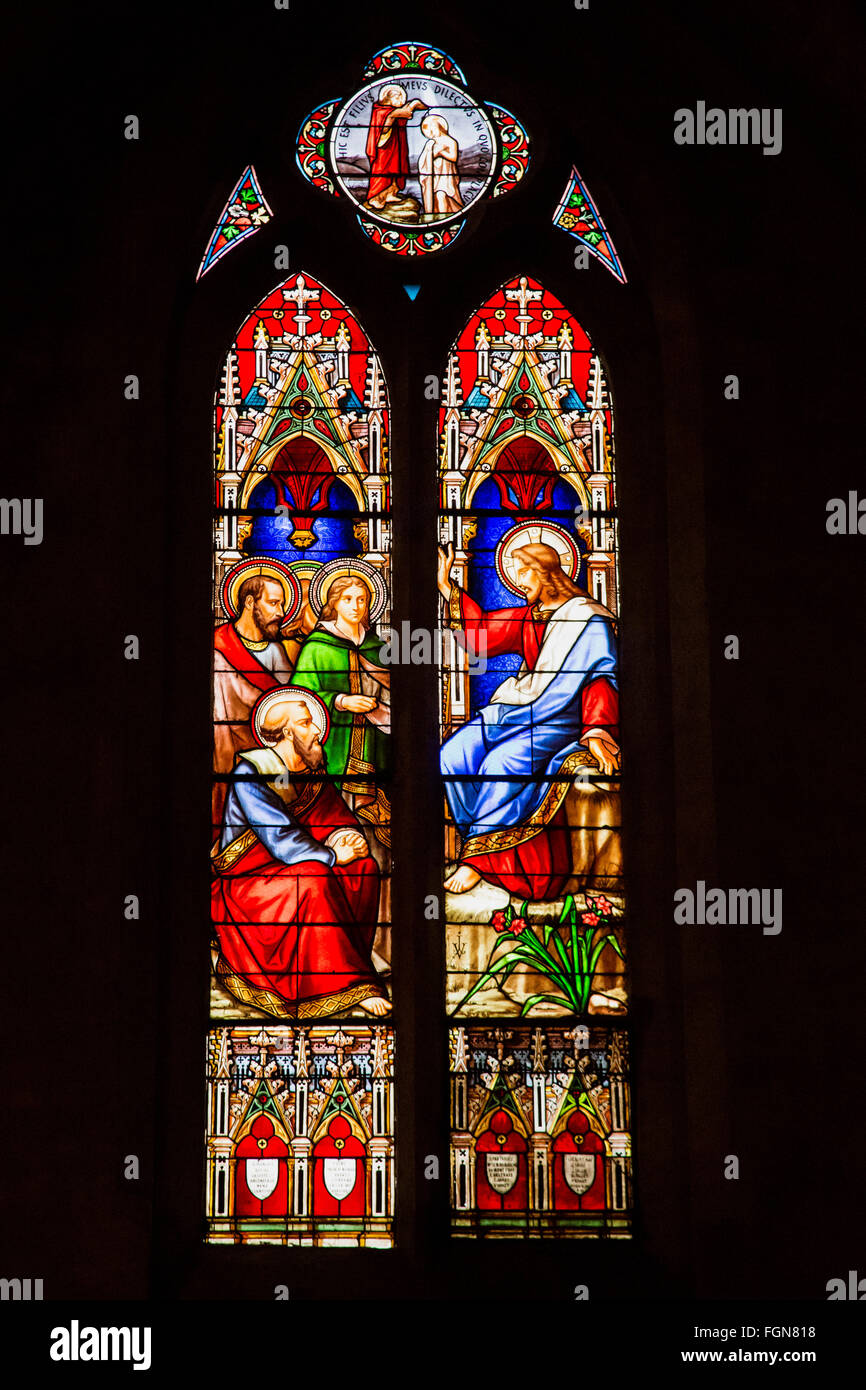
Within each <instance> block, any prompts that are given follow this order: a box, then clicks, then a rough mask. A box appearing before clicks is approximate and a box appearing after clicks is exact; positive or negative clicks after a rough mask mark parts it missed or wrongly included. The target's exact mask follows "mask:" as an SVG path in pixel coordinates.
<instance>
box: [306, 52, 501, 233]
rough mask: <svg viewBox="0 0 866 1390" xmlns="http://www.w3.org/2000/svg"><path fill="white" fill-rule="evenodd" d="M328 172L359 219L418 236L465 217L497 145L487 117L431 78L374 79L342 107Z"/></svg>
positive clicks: (482, 184)
mask: <svg viewBox="0 0 866 1390" xmlns="http://www.w3.org/2000/svg"><path fill="white" fill-rule="evenodd" d="M330 153H331V165H332V167H333V170H334V173H335V175H336V178H337V181H338V182H339V184H340V187H341V188H342V190H343V192H344V193H345V194H346V195H347V196H348V197H349V198H351V200H352V202H353V203H355V205H356V206H357V207H358V208H359V209H360V210H361V212H362V213H363V215H364V217H369V218H373V219H375V220H376V221H377V222H381V223H383V224H385V225H398V226H401V227H415V228H423V227H427V226H436V225H439V224H441V223H443V222H450V221H453V220H454V219H456V218H461V217H464V216H465V215H466V211H467V209H468V208H470V207H472V205H473V203H476V202H477V201H478V199H479V198H481V197H482V196H483V194H484V192H485V190H486V189H487V187H488V185H489V183H490V180H491V178H492V177H493V172H494V167H495V164H496V138H495V136H494V134H493V127H492V126H491V124H490V121H489V119H488V116H487V113H486V112H485V111H484V109H483V108H482V107H480V106H479V105H477V103H476V102H474V101H473V100H472V98H471V97H470V96H469V95H468V94H467V93H466V92H464V91H461V89H460V88H459V87H455V86H454V85H453V84H452V83H451V82H446V81H443V80H442V79H441V78H437V77H433V76H429V77H428V76H415V75H411V76H410V75H409V74H408V73H405V72H398V73H395V75H394V78H393V79H389V78H385V79H383V78H381V77H379V78H377V79H376V81H375V82H371V83H369V84H368V85H367V86H366V87H363V88H362V89H361V90H360V91H359V92H356V93H355V95H354V96H353V97H350V98H349V100H348V101H347V102H345V103H344V104H343V106H342V107H341V109H340V110H339V112H338V113H337V115H336V117H335V120H334V126H333V133H332V135H331V150H330Z"/></svg>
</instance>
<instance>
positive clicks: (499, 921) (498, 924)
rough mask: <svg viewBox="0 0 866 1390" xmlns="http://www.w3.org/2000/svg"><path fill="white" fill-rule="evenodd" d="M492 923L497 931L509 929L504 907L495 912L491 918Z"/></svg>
mask: <svg viewBox="0 0 866 1390" xmlns="http://www.w3.org/2000/svg"><path fill="white" fill-rule="evenodd" d="M490 925H491V927H492V928H493V930H494V931H496V932H503V931H508V922H507V921H506V918H505V913H504V911H503V910H502V909H500V910H499V912H494V914H493V916H492V917H491V918H490Z"/></svg>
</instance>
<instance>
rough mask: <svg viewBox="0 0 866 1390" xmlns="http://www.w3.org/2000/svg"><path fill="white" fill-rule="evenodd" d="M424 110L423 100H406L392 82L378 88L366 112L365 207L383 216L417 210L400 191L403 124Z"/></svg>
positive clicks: (404, 169) (405, 168)
mask: <svg viewBox="0 0 866 1390" xmlns="http://www.w3.org/2000/svg"><path fill="white" fill-rule="evenodd" d="M426 110H427V104H426V102H423V101H421V100H420V99H419V98H418V97H414V98H413V99H412V101H408V102H407V100H406V92H405V90H404V88H403V87H400V86H398V85H397V84H396V83H392V84H390V85H389V86H386V87H381V88H380V89H379V97H378V100H377V101H375V102H374V103H373V109H372V111H371V112H370V130H369V134H368V135H367V158H368V159H369V161H370V184H369V187H368V189H367V201H366V204H365V206H366V207H368V208H372V209H373V210H374V211H376V212H382V213H385V215H388V214H389V213H392V212H393V213H397V212H399V211H401V210H402V211H405V212H414V211H417V210H419V209H418V203H417V201H416V199H414V198H412V197H408V196H407V195H406V194H404V192H403V189H404V188H405V186H406V176H407V175H408V173H409V141H408V138H407V135H406V125H407V123H408V122H409V120H411V118H412V116H413V115H414V114H415V112H416V111H426Z"/></svg>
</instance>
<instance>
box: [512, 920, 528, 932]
mask: <svg viewBox="0 0 866 1390" xmlns="http://www.w3.org/2000/svg"><path fill="white" fill-rule="evenodd" d="M528 926H529V923H528V922H527V920H526V918H525V917H512V919H511V930H512V931H513V932H521V931H526V928H527V927H528Z"/></svg>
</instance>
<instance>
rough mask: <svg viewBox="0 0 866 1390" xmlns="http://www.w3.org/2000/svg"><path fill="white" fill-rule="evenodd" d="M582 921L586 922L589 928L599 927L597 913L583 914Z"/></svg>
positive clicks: (581, 915)
mask: <svg viewBox="0 0 866 1390" xmlns="http://www.w3.org/2000/svg"><path fill="white" fill-rule="evenodd" d="M580 920H581V921H582V922H585V923H586V925H587V926H588V927H597V926H598V916H597V914H596V913H595V912H582V913H581V914H580Z"/></svg>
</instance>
